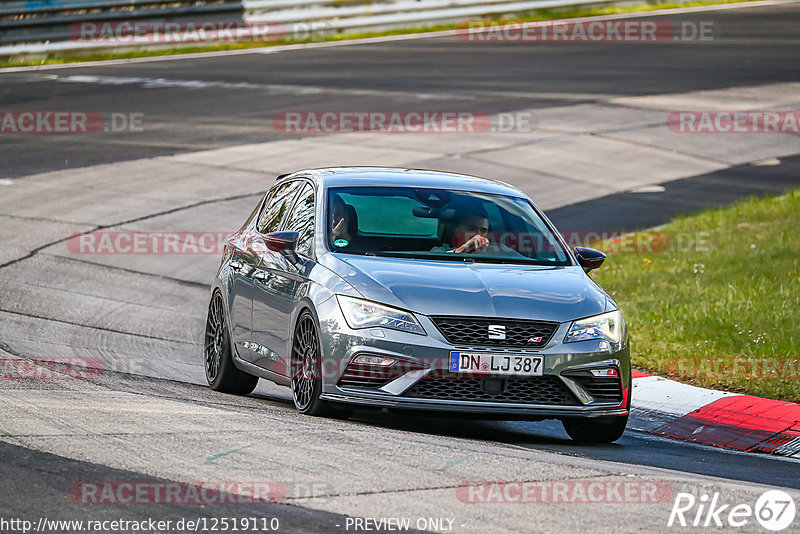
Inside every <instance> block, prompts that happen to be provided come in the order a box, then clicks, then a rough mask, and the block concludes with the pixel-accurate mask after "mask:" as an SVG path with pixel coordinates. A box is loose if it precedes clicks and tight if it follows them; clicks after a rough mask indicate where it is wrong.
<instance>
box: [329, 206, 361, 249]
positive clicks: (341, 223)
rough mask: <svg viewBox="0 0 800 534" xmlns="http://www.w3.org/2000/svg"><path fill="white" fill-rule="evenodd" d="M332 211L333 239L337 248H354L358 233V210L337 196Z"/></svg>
mask: <svg viewBox="0 0 800 534" xmlns="http://www.w3.org/2000/svg"><path fill="white" fill-rule="evenodd" d="M332 208H333V209H332V210H331V227H332V231H331V237H332V239H333V243H334V246H335V247H337V248H344V247H350V248H352V245H353V242H354V238H355V237H356V233H357V232H358V223H357V219H356V210H355V209H354V208H353V206H349V205H347V204H345V203H344V201H343V200H342V199H341V198H340V197H339V196H338V195H337V196H336V197H334V199H333V206H332Z"/></svg>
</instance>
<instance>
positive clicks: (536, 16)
mask: <svg viewBox="0 0 800 534" xmlns="http://www.w3.org/2000/svg"><path fill="white" fill-rule="evenodd" d="M752 1H755V0H700V1H691V2H660V1H654V2H650V3H647V4H641V5H635V6H610V7H603V8H594V9H559V10H537V11H532V12H527V13H521V14H519V15H517V16H514V17H510V18H509V17H507V16H506V17H492V16H487V17H483V18H482V20H484V21H486V22H489V23H496V24H509V23H513V22H534V21H542V20H557V19H565V18H574V17H591V16H600V15H615V14H622V13H640V12H646V11H654V10H661V9H673V8H681V7H699V6H708V5H721V4H738V3H744V2H752ZM460 26H461V24H441V25H435V26H425V27H418V28H403V29H396V30H386V31H379V32H360V33H339V34H335V35H320V36H315V37H310V38H308V39H283V40H279V41H263V42H242V43H215V44H198V45H188V46H176V47H167V48H157V49H153V48H131V49H129V50H119V49H116V50H107V51H86V52H75V51H68V52H62V53H57V54H45V55H42V54H36V55H20V56H6V57H0V69H1V68H8V67H26V66H35V65H55V64H63V63H80V62H86V61H105V60H112V59H132V58H138V57H155V56H171V55H176V54H192V53H198V52H218V51H224V50H241V49H247V48H263V47H268V46H279V45H290V44H304V43H315V42H326V41H344V40H352V39H364V38H369V37H382V36H389V35H405V34H416V33H427V32H434V31H442V30H454V29H457V28H458V27H460Z"/></svg>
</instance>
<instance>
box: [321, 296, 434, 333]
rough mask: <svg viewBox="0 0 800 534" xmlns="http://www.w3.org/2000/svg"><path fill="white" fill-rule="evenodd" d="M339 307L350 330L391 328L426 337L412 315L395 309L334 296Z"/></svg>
mask: <svg viewBox="0 0 800 534" xmlns="http://www.w3.org/2000/svg"><path fill="white" fill-rule="evenodd" d="M336 297H337V298H338V299H339V306H340V307H341V308H342V313H343V314H344V318H345V320H346V321H347V324H348V325H350V328H354V329H355V328H372V327H381V328H391V329H392V330H400V331H401V332H411V333H412V334H421V335H423V336H424V335H426V334H425V330H423V329H422V326H420V324H419V323H418V322H417V319H416V318H415V317H414V314H412V313H410V312H406V311H403V310H398V309H397V308H390V307H389V306H384V305H382V304H377V303H375V302H370V301H368V300H362V299H354V298H352V297H345V296H343V295H337V296H336Z"/></svg>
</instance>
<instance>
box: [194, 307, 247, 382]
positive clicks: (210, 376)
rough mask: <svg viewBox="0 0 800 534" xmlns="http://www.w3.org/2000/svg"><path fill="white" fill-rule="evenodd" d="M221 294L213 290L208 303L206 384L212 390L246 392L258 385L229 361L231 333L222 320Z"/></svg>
mask: <svg viewBox="0 0 800 534" xmlns="http://www.w3.org/2000/svg"><path fill="white" fill-rule="evenodd" d="M224 306H225V304H224V302H223V300H222V295H221V294H220V293H219V292H215V293H214V295H213V296H212V297H211V302H210V303H209V305H208V319H207V320H206V337H205V345H204V346H205V349H204V355H205V362H204V363H205V365H204V367H205V370H206V380H207V381H208V385H209V386H210V387H211V389H213V390H214V391H221V392H222V393H233V394H234V395H247V394H248V393H251V392H252V391H253V390H254V389H255V388H256V385H257V384H258V377H257V376H253V375H250V374H247V373H245V372H243V371H240V370H239V369H237V368H236V365H234V363H233V355H232V352H231V351H232V349H231V336H230V333H229V332H228V323H227V321H226V320H225V309H224Z"/></svg>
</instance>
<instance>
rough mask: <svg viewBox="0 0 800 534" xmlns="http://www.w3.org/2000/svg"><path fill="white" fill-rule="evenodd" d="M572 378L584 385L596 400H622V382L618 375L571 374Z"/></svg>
mask: <svg viewBox="0 0 800 534" xmlns="http://www.w3.org/2000/svg"><path fill="white" fill-rule="evenodd" d="M570 378H571V379H573V380H574V381H576V382H577V383H578V384H580V385H581V386H583V388H584V389H585V390H586V391H588V392H589V395H591V396H592V397H594V398H595V400H598V401H602V402H622V383H621V382H620V381H619V378H618V377H616V376H608V377H605V376H604V377H594V376H570Z"/></svg>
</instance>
